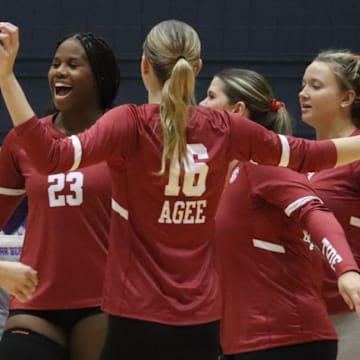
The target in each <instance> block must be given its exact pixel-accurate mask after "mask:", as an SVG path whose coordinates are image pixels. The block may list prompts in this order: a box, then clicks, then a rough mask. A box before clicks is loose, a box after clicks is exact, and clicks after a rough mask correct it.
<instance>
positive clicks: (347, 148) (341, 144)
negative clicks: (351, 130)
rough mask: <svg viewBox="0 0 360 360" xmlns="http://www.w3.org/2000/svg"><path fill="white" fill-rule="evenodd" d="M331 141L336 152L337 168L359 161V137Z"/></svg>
mask: <svg viewBox="0 0 360 360" xmlns="http://www.w3.org/2000/svg"><path fill="white" fill-rule="evenodd" d="M332 141H333V142H334V144H335V146H336V150H337V162H336V165H337V166H340V165H344V164H348V163H350V162H353V161H356V160H359V159H360V135H357V136H350V137H345V138H339V139H332Z"/></svg>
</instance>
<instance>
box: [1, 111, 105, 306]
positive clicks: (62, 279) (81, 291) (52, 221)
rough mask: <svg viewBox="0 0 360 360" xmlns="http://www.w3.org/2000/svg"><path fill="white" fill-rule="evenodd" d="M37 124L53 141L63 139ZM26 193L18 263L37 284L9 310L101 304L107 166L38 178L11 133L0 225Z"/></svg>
mask: <svg viewBox="0 0 360 360" xmlns="http://www.w3.org/2000/svg"><path fill="white" fill-rule="evenodd" d="M41 123H42V124H43V125H44V127H45V128H46V130H47V132H48V133H49V134H50V136H51V137H52V138H54V139H59V138H63V137H65V135H64V134H63V133H62V132H60V131H59V130H58V129H56V128H55V127H54V126H53V124H52V116H48V117H46V118H44V119H43V120H42V121H41ZM24 194H26V195H27V197H28V202H29V210H28V217H27V228H26V235H25V239H24V245H23V249H22V254H21V261H22V262H24V263H25V264H28V265H30V266H32V267H33V268H34V269H36V270H37V271H38V277H39V286H38V288H37V290H36V292H35V294H34V297H33V298H32V299H31V300H30V301H27V302H25V303H21V302H19V301H17V300H16V299H13V300H12V303H11V307H12V308H13V309H15V308H16V309H24V308H25V309H64V308H82V307H92V306H99V305H100V304H101V295H102V286H103V277H104V272H105V262H106V256H107V247H108V232H109V226H110V211H111V181H110V176H109V171H108V169H107V166H106V163H101V164H97V165H93V166H89V167H86V168H83V169H81V170H76V171H70V172H57V173H56V174H53V175H49V176H44V175H40V174H39V173H38V172H37V171H36V170H35V168H34V167H33V165H32V163H31V161H30V159H29V158H28V156H27V155H26V153H25V150H23V148H22V147H21V145H20V144H19V142H18V139H17V136H16V133H15V131H11V132H10V133H9V134H8V136H7V137H6V139H5V142H4V144H3V147H2V150H1V152H0V227H2V226H3V225H4V224H5V223H6V221H7V219H8V218H9V216H10V215H11V213H12V212H13V210H14V209H15V208H16V206H17V204H18V203H19V201H20V200H21V198H22V196H24Z"/></svg>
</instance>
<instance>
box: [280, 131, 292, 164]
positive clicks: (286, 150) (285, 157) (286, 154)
mask: <svg viewBox="0 0 360 360" xmlns="http://www.w3.org/2000/svg"><path fill="white" fill-rule="evenodd" d="M278 136H279V138H280V141H281V147H282V152H281V158H280V161H279V164H278V166H283V167H288V166H289V161H290V146H289V142H288V140H287V138H286V136H284V135H280V134H278Z"/></svg>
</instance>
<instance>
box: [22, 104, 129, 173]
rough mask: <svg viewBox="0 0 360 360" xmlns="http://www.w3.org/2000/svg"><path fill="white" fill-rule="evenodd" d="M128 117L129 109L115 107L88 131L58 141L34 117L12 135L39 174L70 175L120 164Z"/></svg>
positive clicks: (125, 139) (124, 147)
mask: <svg viewBox="0 0 360 360" xmlns="http://www.w3.org/2000/svg"><path fill="white" fill-rule="evenodd" d="M132 115H133V114H132V111H131V107H130V106H125V105H124V106H119V107H117V108H114V109H112V110H110V111H108V112H107V113H105V114H104V115H103V116H102V117H101V118H100V119H99V120H98V121H97V122H96V123H95V124H94V125H93V126H91V128H89V129H88V130H86V131H84V132H82V133H80V134H77V135H72V136H69V137H65V138H61V139H54V138H53V137H52V136H51V135H50V134H49V132H48V129H47V127H46V126H44V124H42V122H40V121H38V119H37V118H36V117H33V118H32V119H30V120H29V121H27V122H26V123H24V124H22V125H20V126H18V127H16V128H15V131H16V133H17V135H18V139H19V142H20V143H21V145H22V146H23V147H24V148H25V149H26V152H27V154H28V155H29V157H30V158H31V160H32V162H33V164H34V165H35V167H36V168H37V170H38V171H39V172H40V173H43V174H49V173H55V172H64V171H68V170H71V171H72V170H75V169H77V168H79V167H84V166H88V165H92V164H96V163H99V162H101V161H108V162H112V161H114V162H118V163H121V162H122V161H123V160H124V159H125V157H126V156H127V154H126V152H127V151H126V150H127V144H128V142H129V139H130V134H129V129H130V124H133V123H134V122H135V120H134V118H133V116H132ZM132 120H133V121H132Z"/></svg>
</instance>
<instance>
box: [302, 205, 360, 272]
mask: <svg viewBox="0 0 360 360" xmlns="http://www.w3.org/2000/svg"><path fill="white" fill-rule="evenodd" d="M302 221H303V225H304V227H305V229H307V230H308V231H309V233H310V235H311V238H312V241H313V242H314V243H315V244H316V245H317V246H318V247H319V249H320V250H321V253H322V255H323V257H324V259H325V260H326V262H327V263H328V264H329V266H330V268H331V269H332V270H333V271H334V272H335V273H336V275H337V276H339V275H340V274H342V273H344V272H347V271H351V270H354V271H358V270H359V268H358V266H357V263H356V261H355V259H354V256H353V254H352V251H351V249H350V246H349V244H348V242H347V240H346V237H345V233H344V231H343V228H342V227H341V225H340V224H339V223H338V221H337V220H336V218H335V216H334V215H333V214H332V213H331V212H330V211H326V210H325V209H324V210H322V209H321V205H318V206H316V207H313V208H312V209H311V210H310V211H306V214H304V216H303V219H302Z"/></svg>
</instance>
